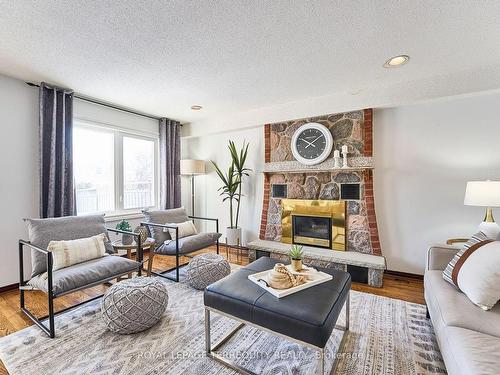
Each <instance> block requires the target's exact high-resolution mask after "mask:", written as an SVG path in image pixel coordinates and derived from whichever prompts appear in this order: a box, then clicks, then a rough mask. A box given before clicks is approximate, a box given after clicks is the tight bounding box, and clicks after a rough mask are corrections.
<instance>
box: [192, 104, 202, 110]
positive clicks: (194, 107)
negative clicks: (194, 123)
mask: <svg viewBox="0 0 500 375" xmlns="http://www.w3.org/2000/svg"><path fill="white" fill-rule="evenodd" d="M202 108H203V107H202V106H201V105H192V106H191V109H192V110H193V111H199V110H200V109H202Z"/></svg>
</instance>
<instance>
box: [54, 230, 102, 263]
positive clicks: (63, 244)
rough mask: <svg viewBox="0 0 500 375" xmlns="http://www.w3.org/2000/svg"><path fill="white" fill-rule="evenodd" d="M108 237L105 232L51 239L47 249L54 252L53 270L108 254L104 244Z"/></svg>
mask: <svg viewBox="0 0 500 375" xmlns="http://www.w3.org/2000/svg"><path fill="white" fill-rule="evenodd" d="M107 240H108V238H107V237H106V235H105V234H104V233H101V234H98V235H97V236H92V237H88V238H79V239H77V240H70V241H50V242H49V246H47V250H48V251H50V252H51V253H52V260H53V265H52V270H53V271H55V270H59V269H61V268H65V267H69V266H72V265H73V264H77V263H82V262H86V261H88V260H92V259H96V258H100V257H103V256H105V255H106V247H105V245H104V243H105V241H107Z"/></svg>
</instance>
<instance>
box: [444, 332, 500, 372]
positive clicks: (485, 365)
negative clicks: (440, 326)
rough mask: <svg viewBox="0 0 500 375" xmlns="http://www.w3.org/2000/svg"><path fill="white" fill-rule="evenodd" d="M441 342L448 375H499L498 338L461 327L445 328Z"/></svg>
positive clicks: (499, 344)
mask: <svg viewBox="0 0 500 375" xmlns="http://www.w3.org/2000/svg"><path fill="white" fill-rule="evenodd" d="M439 341H440V349H441V353H442V355H443V359H444V361H445V363H446V368H447V370H448V374H450V375H456V374H464V375H470V374H498V365H499V363H500V339H499V338H498V337H495V336H491V335H487V334H484V333H480V332H475V331H473V330H469V329H465V328H460V327H445V329H444V331H443V332H442V335H441V337H440V340H439Z"/></svg>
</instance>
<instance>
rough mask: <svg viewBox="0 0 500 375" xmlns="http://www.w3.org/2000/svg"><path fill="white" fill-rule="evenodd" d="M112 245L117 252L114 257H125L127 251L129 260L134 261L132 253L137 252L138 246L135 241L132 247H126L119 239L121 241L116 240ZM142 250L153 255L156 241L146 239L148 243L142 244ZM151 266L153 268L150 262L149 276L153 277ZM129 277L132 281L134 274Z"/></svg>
mask: <svg viewBox="0 0 500 375" xmlns="http://www.w3.org/2000/svg"><path fill="white" fill-rule="evenodd" d="M111 245H112V246H113V250H115V254H114V255H118V256H122V255H125V253H124V251H126V254H127V258H128V259H132V251H133V250H137V244H136V242H135V241H134V242H132V243H131V244H130V245H124V244H123V243H122V240H121V239H119V240H114V241H113V242H111ZM141 248H142V250H143V251H144V250H149V252H150V253H152V252H153V251H154V249H155V240H154V239H153V238H150V237H148V238H146V241H144V242H143V243H142V244H141ZM149 256H151V254H149ZM135 260H137V254H136V259H135ZM151 266H152V262H148V276H151ZM128 277H129V279H130V278H131V277H132V274H131V273H129V274H128Z"/></svg>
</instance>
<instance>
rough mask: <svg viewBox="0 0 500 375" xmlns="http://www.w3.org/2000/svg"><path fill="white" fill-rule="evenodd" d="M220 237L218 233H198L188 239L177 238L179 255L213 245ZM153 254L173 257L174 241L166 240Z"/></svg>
mask: <svg viewBox="0 0 500 375" xmlns="http://www.w3.org/2000/svg"><path fill="white" fill-rule="evenodd" d="M220 236H221V234H220V233H198V234H194V235H192V236H189V237H183V238H179V253H180V254H188V253H192V252H193V251H198V250H201V249H204V248H205V247H208V246H211V245H213V244H214V243H215V242H216V241H217V240H218V239H219V237H220ZM155 253H157V254H162V255H175V241H174V240H167V242H165V243H163V245H161V246H160V247H159V248H157V249H156V250H155Z"/></svg>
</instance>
